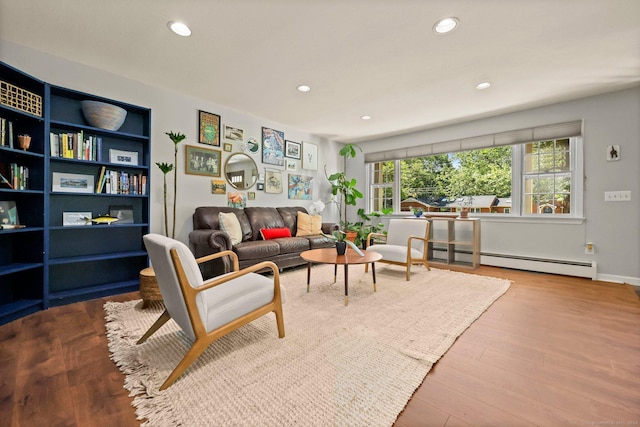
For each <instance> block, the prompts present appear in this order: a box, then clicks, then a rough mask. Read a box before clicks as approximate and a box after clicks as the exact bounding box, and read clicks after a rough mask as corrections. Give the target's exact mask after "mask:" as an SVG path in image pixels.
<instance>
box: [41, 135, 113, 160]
mask: <svg viewBox="0 0 640 427" xmlns="http://www.w3.org/2000/svg"><path fill="white" fill-rule="evenodd" d="M49 143H50V146H51V147H50V154H51V157H64V158H65V159H77V160H92V161H97V162H100V161H102V158H101V157H102V155H101V151H102V138H100V137H99V136H94V135H88V136H85V135H84V132H82V131H80V132H60V133H56V132H51V133H50V134H49Z"/></svg>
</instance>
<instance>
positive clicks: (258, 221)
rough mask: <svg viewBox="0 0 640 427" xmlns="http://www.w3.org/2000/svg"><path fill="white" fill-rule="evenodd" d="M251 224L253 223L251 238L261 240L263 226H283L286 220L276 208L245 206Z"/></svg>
mask: <svg viewBox="0 0 640 427" xmlns="http://www.w3.org/2000/svg"><path fill="white" fill-rule="evenodd" d="M244 212H245V214H246V215H247V219H248V220H249V224H250V225H251V231H252V237H251V240H259V239H261V238H262V236H260V229H261V228H283V227H284V226H285V225H284V221H283V220H282V217H281V216H280V214H279V213H278V211H277V210H276V208H265V207H247V208H244Z"/></svg>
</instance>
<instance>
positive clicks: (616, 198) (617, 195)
mask: <svg viewBox="0 0 640 427" xmlns="http://www.w3.org/2000/svg"><path fill="white" fill-rule="evenodd" d="M604 201H605V202H630V201H631V191H605V192H604Z"/></svg>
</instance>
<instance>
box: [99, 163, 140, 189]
mask: <svg viewBox="0 0 640 427" xmlns="http://www.w3.org/2000/svg"><path fill="white" fill-rule="evenodd" d="M96 193H99V194H101V193H104V194H132V195H146V194H147V176H146V175H143V174H141V173H138V174H134V173H128V172H122V171H116V170H108V169H107V168H106V167H105V166H102V168H101V169H100V175H99V176H98V181H97V182H96Z"/></svg>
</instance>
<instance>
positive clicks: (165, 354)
mask: <svg viewBox="0 0 640 427" xmlns="http://www.w3.org/2000/svg"><path fill="white" fill-rule="evenodd" d="M376 267H377V268H376V273H377V274H376V276H377V292H375V293H374V292H373V285H372V277H371V271H369V273H367V274H365V273H364V267H363V266H362V265H354V266H351V267H350V268H349V305H348V306H345V305H344V281H343V280H344V277H343V275H342V273H343V269H342V268H339V269H338V280H337V283H332V282H333V266H330V265H316V266H314V267H313V269H312V274H311V289H310V292H309V293H307V291H306V289H307V287H306V276H307V270H306V268H299V269H296V270H293V271H288V272H285V273H283V274H282V275H281V282H282V284H283V286H284V287H285V293H286V302H285V304H284V306H283V309H284V322H285V334H286V336H285V338H283V339H278V335H277V330H276V321H275V316H274V315H273V314H269V315H267V316H264V317H262V318H260V319H258V320H256V321H254V322H252V323H250V324H249V325H246V326H244V327H242V328H240V329H238V330H237V331H235V332H233V333H231V334H229V335H227V336H225V337H223V338H221V339H220V340H218V341H216V342H214V343H213V344H212V345H211V346H210V347H209V348H208V349H207V350H206V351H205V352H204V353H203V354H202V356H200V358H199V359H198V360H196V361H195V362H194V363H193V364H192V365H191V367H190V368H189V369H188V370H187V371H186V373H185V374H184V375H183V376H182V377H180V378H179V379H178V381H177V382H176V383H175V384H174V385H173V386H171V387H169V389H167V390H165V391H162V392H159V391H158V388H159V387H160V385H161V384H162V382H163V381H164V380H165V379H166V377H167V376H168V375H169V373H170V372H171V371H172V370H173V368H174V367H175V366H176V364H177V363H178V361H179V360H180V359H181V358H182V356H183V355H184V354H185V352H186V350H187V349H188V347H189V341H188V339H187V338H186V336H185V335H184V334H183V333H182V332H180V331H179V328H178V327H177V326H176V324H175V323H174V322H172V321H170V322H168V323H167V324H166V325H165V326H163V327H162V328H161V329H160V330H159V331H158V332H156V333H155V335H153V336H152V337H151V338H150V339H149V340H147V342H145V343H144V344H142V345H139V346H137V345H136V344H135V342H136V340H138V339H139V338H140V336H141V335H142V334H143V333H144V332H145V331H146V330H147V328H148V327H149V326H150V325H151V324H152V323H153V322H154V321H155V319H156V318H157V317H158V316H159V315H160V313H161V311H162V309H163V308H162V307H161V306H157V307H152V308H146V309H144V310H143V309H142V308H141V307H142V303H141V301H130V302H125V303H115V302H108V303H106V304H105V311H106V320H107V325H106V326H107V336H108V341H109V350H110V352H111V359H112V360H113V361H114V362H115V363H116V364H117V365H118V366H119V367H120V369H121V370H122V372H124V374H125V388H126V389H127V390H129V391H130V395H131V396H132V397H133V403H132V404H133V406H134V407H135V408H136V414H137V416H138V418H139V419H140V420H141V421H143V423H142V425H143V426H190V427H193V426H258V425H260V426H293V425H297V426H390V425H392V424H393V423H394V421H395V420H396V417H397V416H398V415H399V413H400V412H401V411H402V410H403V408H404V407H405V405H406V403H407V401H408V400H409V399H410V398H411V396H412V394H413V393H414V391H415V390H416V388H417V387H419V386H420V384H421V383H422V381H423V379H424V378H425V376H426V375H427V373H428V372H429V370H430V369H431V367H432V365H433V364H434V363H435V362H436V361H437V360H438V359H439V358H440V357H442V355H443V354H444V353H445V352H446V351H447V349H449V347H450V346H451V345H452V344H453V343H454V341H455V340H456V338H457V337H458V336H459V335H460V334H462V333H463V332H464V330H465V329H467V328H468V327H469V325H471V324H472V323H473V322H474V321H475V320H476V319H477V318H478V317H479V316H480V315H481V314H482V313H483V312H484V311H485V310H486V309H487V308H488V307H489V306H490V305H491V304H492V303H493V302H494V301H495V300H496V299H498V298H499V297H500V296H501V295H502V294H503V293H504V292H506V290H507V289H508V288H509V282H508V281H507V280H503V279H497V278H493V277H485V276H479V275H473V274H466V273H460V272H452V271H447V270H438V269H433V268H432V270H431V271H427V270H426V269H424V268H421V267H420V268H414V269H413V270H412V271H413V273H412V277H411V281H409V282H407V281H406V280H405V277H404V270H403V269H402V268H401V267H396V266H387V265H382V264H378V265H377V266H376Z"/></svg>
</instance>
